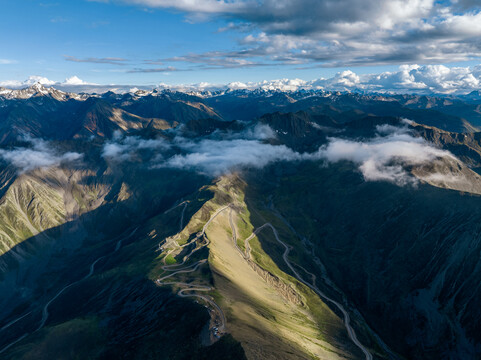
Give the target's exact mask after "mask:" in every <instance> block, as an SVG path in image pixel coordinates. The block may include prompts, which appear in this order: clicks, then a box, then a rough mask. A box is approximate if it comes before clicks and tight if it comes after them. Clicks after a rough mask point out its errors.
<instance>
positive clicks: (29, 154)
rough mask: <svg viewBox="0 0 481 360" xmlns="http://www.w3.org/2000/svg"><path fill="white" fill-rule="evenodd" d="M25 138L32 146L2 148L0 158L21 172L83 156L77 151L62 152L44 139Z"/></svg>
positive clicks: (74, 159) (55, 164)
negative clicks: (10, 148) (11, 148)
mask: <svg viewBox="0 0 481 360" xmlns="http://www.w3.org/2000/svg"><path fill="white" fill-rule="evenodd" d="M25 140H27V141H28V142H30V144H31V145H32V146H31V147H17V148H14V149H13V150H5V149H0V158H2V159H3V160H4V161H7V162H9V163H10V164H12V165H13V166H15V167H16V168H17V170H18V171H19V172H20V173H24V172H27V171H31V170H34V169H38V168H44V167H51V166H58V165H60V164H62V163H68V162H73V161H77V160H79V159H81V158H82V156H83V155H82V154H79V153H76V152H66V153H63V154H61V153H59V152H58V151H57V150H56V149H55V148H53V147H52V145H51V144H50V143H48V142H47V141H44V140H42V139H32V138H25Z"/></svg>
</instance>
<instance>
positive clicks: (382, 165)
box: [102, 124, 458, 186]
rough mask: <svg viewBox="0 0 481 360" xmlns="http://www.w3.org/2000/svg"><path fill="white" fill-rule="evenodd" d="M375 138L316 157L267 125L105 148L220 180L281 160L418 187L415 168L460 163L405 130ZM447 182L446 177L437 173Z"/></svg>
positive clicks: (111, 156)
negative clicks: (343, 167)
mask: <svg viewBox="0 0 481 360" xmlns="http://www.w3.org/2000/svg"><path fill="white" fill-rule="evenodd" d="M376 134H377V135H376V136H375V137H373V138H369V139H346V138H338V137H337V138H330V139H329V141H328V143H327V144H325V145H323V146H321V147H320V148H319V149H318V150H317V151H315V152H312V153H300V152H297V151H294V150H293V149H291V148H289V147H287V146H285V145H282V144H281V145H273V144H272V143H270V142H268V141H267V140H269V139H270V140H273V138H274V137H275V132H274V131H273V130H272V129H270V128H269V127H268V126H266V125H258V126H257V127H255V128H250V129H247V130H243V131H242V132H239V133H231V132H215V133H213V134H212V135H210V136H207V137H202V138H200V139H199V138H198V139H190V138H185V137H183V136H182V135H181V134H178V135H177V136H175V137H174V138H173V139H172V141H171V142H170V143H168V142H167V141H166V140H164V139H158V140H142V139H140V138H137V137H118V138H116V139H114V140H113V141H111V142H108V143H106V144H105V145H104V148H103V153H102V154H103V156H104V158H106V159H107V160H108V161H113V162H122V161H134V160H135V159H136V158H137V156H138V153H139V151H144V152H145V151H149V152H151V153H150V154H149V156H148V158H149V166H150V167H152V168H176V169H184V170H193V171H196V172H199V173H202V174H204V175H208V176H214V177H215V176H219V175H222V174H224V173H228V172H231V171H237V170H242V169H244V168H263V167H265V166H267V165H269V164H271V163H274V162H278V161H289V162H293V161H319V162H320V163H319V165H320V166H322V164H329V163H336V162H339V161H350V162H352V163H354V164H355V165H356V167H357V168H358V170H359V171H360V173H361V174H362V176H363V178H364V179H365V180H366V181H389V182H392V183H395V184H397V185H399V186H403V185H408V184H416V183H417V179H416V178H415V177H414V176H413V175H412V174H411V172H410V168H412V167H415V166H421V165H424V164H429V163H432V162H433V161H435V160H437V159H450V160H451V161H455V162H458V160H457V159H456V158H455V157H454V156H453V155H452V154H451V153H450V152H448V151H445V150H441V149H438V148H436V147H434V146H432V145H431V144H429V143H427V142H426V141H425V140H424V139H422V138H420V137H416V136H415V135H414V134H412V133H411V130H410V129H409V128H408V126H407V124H406V126H403V127H395V126H391V125H382V126H378V127H377V128H376ZM436 176H438V177H440V179H442V178H443V177H444V176H445V175H443V174H437V175H436Z"/></svg>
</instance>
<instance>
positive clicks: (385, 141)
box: [319, 125, 455, 186]
mask: <svg viewBox="0 0 481 360" xmlns="http://www.w3.org/2000/svg"><path fill="white" fill-rule="evenodd" d="M377 130H378V133H379V136H377V137H375V138H374V139H371V140H369V141H364V142H362V141H352V140H344V139H336V138H332V139H330V142H329V144H328V145H326V146H324V147H322V148H321V149H319V157H320V158H321V159H325V160H327V161H328V162H332V163H334V162H338V161H343V160H344V161H351V162H353V163H355V164H356V165H357V166H358V168H359V170H360V171H361V173H362V175H363V176H364V179H365V180H366V181H380V180H385V181H389V182H392V183H395V184H397V185H399V186H403V185H407V184H415V183H416V182H417V180H416V178H414V177H413V176H412V175H411V174H410V173H409V172H408V170H406V167H411V166H419V165H423V164H427V163H429V162H432V161H434V160H436V159H439V158H445V157H448V158H450V159H455V157H454V155H452V154H451V153H450V152H449V151H445V150H440V149H437V148H435V147H433V146H432V145H430V144H429V143H427V142H426V141H425V140H424V139H422V138H416V137H414V136H412V135H411V134H409V131H408V130H407V128H395V127H393V126H389V125H384V126H378V128H377ZM438 176H440V177H442V176H444V175H442V174H438Z"/></svg>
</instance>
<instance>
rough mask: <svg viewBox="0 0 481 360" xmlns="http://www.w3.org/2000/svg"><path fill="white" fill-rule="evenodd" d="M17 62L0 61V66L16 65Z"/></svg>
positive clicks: (9, 60)
mask: <svg viewBox="0 0 481 360" xmlns="http://www.w3.org/2000/svg"><path fill="white" fill-rule="evenodd" d="M16 63H17V61H15V60H11V59H0V65H10V64H16Z"/></svg>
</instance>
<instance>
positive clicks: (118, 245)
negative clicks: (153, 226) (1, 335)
mask: <svg viewBox="0 0 481 360" xmlns="http://www.w3.org/2000/svg"><path fill="white" fill-rule="evenodd" d="M137 229H138V227H136V228H135V229H134V230H133V231H132V232H131V233H130V234H129V235H127V236H124V235H120V239H119V240H118V241H117V242H116V244H115V249H114V250H113V251H112V252H111V254H113V253H115V252H117V251H119V250H120V248H121V246H122V241H124V240H126V239H128V238H130V237H132V235H134V234H135V232H136V231H137ZM111 254H109V255H111ZM109 255H103V256H100V257H98V258H97V259H96V260H95V261H94V262H92V264H90V267H89V272H88V273H87V275H85V276H84V277H83V278H81V279H79V280H77V281H74V282H73V283H71V284H68V285H67V286H65V287H63V288H62V289H61V290H60V291H59V292H57V294H55V296H54V297H53V298H51V299H50V300H49V301H48V302H47V303H46V304H45V306H44V307H43V308H42V319H41V320H40V324H39V326H38V328H37V329H36V330H34V331H33V332H32V333H34V332H37V331H39V330H40V329H41V328H43V326H44V325H45V323H46V322H47V320H48V317H49V315H50V314H49V312H48V309H49V307H50V305H51V304H52V303H53V302H54V301H55V300H56V299H57V298H58V297H59V296H60V295H62V293H63V292H65V290H67V289H69V288H71V287H72V286H74V285H76V284H78V283H80V282H81V281H83V280H85V279H88V278H89V277H90V276H92V275H93V273H94V271H95V265H96V264H97V263H98V262H99V261H100V260H102V259H103V258H105V257H108V256H109ZM30 313H31V312H29V313H27V314H25V315H23V316H21V317H19V318H17V319H15V320H14V321H11V322H10V323H8V324H7V325H5V326H4V327H2V328H1V329H0V331H2V330H4V329H6V328H7V327H9V326H10V325H13V324H14V323H16V322H17V321H19V320H21V319H22V318H24V317H26V316H27V315H29V314H30ZM28 335H30V333H25V334H24V335H22V336H21V337H20V338H18V339H16V340H15V341H13V342H11V343H10V344H8V345H7V346H5V347H4V348H3V349H1V350H0V354H1V353H3V352H4V351H6V350H7V349H9V348H10V347H11V346H13V345H15V344H16V343H18V342H19V341H21V340H22V339H24V338H25V337H27V336H28Z"/></svg>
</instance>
